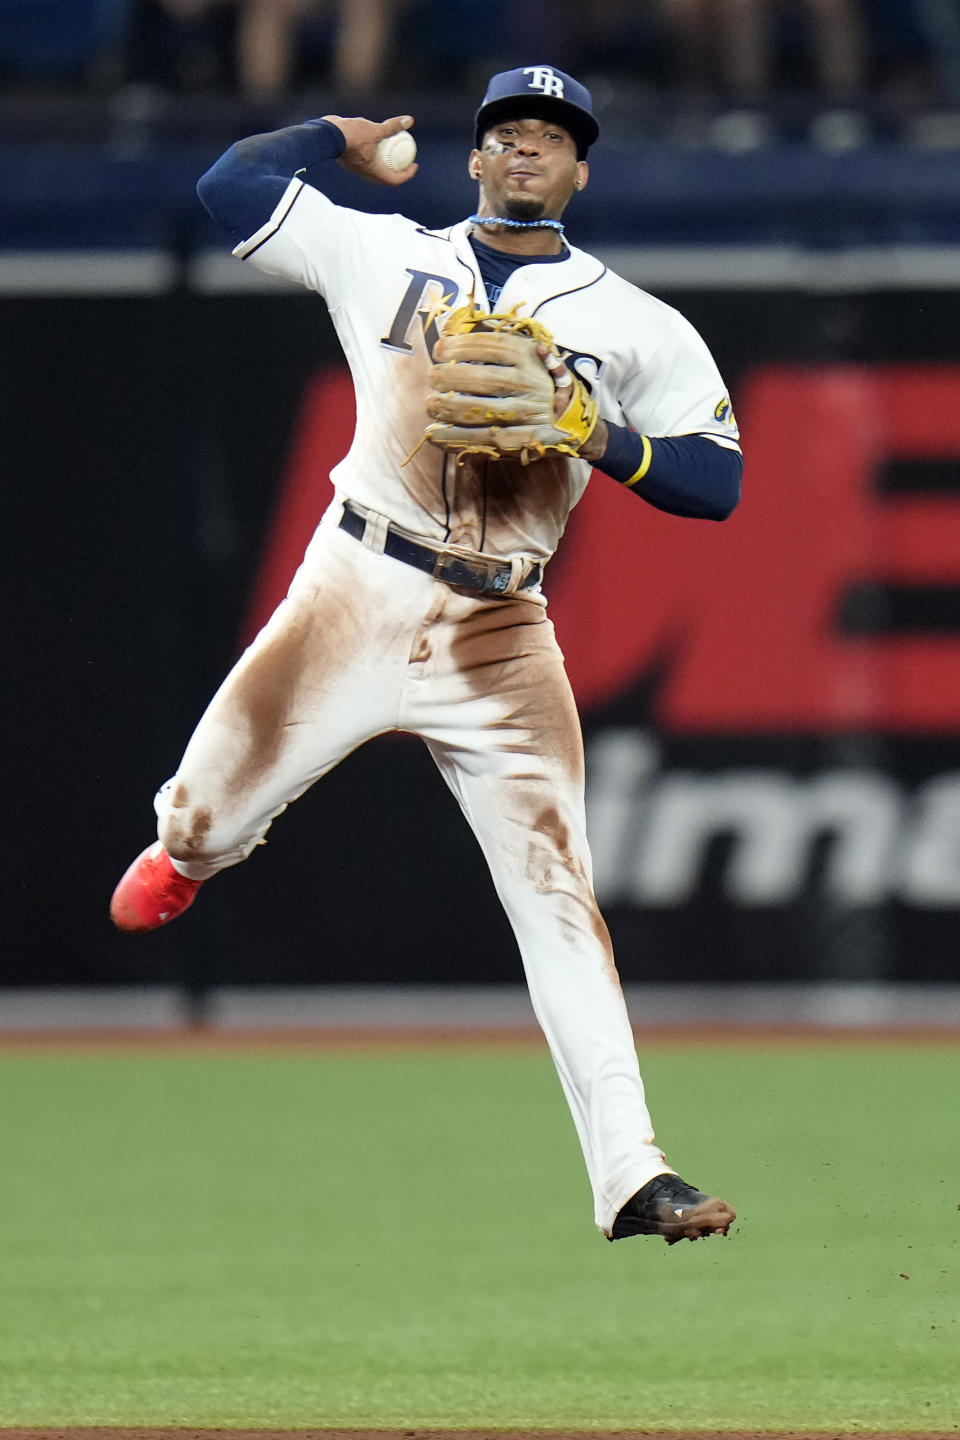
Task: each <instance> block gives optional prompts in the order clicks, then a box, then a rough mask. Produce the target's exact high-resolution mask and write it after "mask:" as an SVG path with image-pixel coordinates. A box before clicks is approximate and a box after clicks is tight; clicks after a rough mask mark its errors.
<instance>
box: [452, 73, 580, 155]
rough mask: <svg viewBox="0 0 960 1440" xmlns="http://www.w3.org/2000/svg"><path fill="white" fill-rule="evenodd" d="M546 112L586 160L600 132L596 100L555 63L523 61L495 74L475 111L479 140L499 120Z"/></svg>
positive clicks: (479, 140) (477, 139)
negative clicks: (595, 106) (516, 66)
mask: <svg viewBox="0 0 960 1440" xmlns="http://www.w3.org/2000/svg"><path fill="white" fill-rule="evenodd" d="M540 114H543V115H547V116H552V117H554V118H556V120H557V121H558V123H559V124H561V125H562V126H563V128H564V129H565V130H569V131H570V134H571V135H572V136H573V138H574V140H575V141H576V145H577V157H578V159H580V160H583V159H584V157H585V156H586V153H587V150H588V149H589V148H590V146H591V145H592V144H593V143H594V141H595V140H596V138H597V136H598V135H599V134H600V126H599V125H598V124H597V122H596V119H595V118H594V114H593V100H592V98H591V95H590V91H589V90H588V89H587V87H586V86H585V85H581V84H580V83H579V81H577V80H574V78H573V76H572V75H565V74H564V72H563V71H562V70H557V69H556V68H555V66H553V65H524V66H522V68H521V69H519V70H503V71H501V73H500V74H499V75H494V76H493V78H492V79H491V81H490V83H489V85H488V86H487V93H486V95H484V97H483V103H482V104H481V106H480V109H479V110H478V111H477V114H476V121H475V124H476V144H477V149H478V150H479V148H480V144H481V141H482V140H483V137H484V135H485V134H486V132H487V131H488V130H489V129H490V127H491V125H496V124H497V122H498V121H499V120H507V119H510V118H511V117H513V118H514V119H519V118H521V115H538V116H539V115H540Z"/></svg>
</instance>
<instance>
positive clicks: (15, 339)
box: [0, 251, 960, 994]
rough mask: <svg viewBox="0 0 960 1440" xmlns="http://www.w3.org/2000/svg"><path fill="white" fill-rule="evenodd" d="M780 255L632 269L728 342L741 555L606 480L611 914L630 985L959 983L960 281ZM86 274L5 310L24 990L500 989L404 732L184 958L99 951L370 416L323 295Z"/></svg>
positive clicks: (372, 756) (15, 911)
mask: <svg viewBox="0 0 960 1440" xmlns="http://www.w3.org/2000/svg"><path fill="white" fill-rule="evenodd" d="M764 253H765V255H766V265H767V268H766V269H764V267H763V266H762V265H760V263H759V261H758V263H757V265H756V266H755V268H754V272H753V274H752V275H751V277H750V281H749V283H748V282H747V280H746V279H744V278H742V280H741V283H740V284H739V285H738V286H737V287H735V288H729V287H728V286H727V285H726V284H720V283H717V282H716V281H715V282H714V284H713V286H712V288H711V286H710V285H709V284H707V283H705V281H707V280H708V279H709V273H710V268H709V263H708V262H707V260H706V259H703V257H701V258H702V259H703V264H704V267H705V268H704V269H703V270H702V271H701V272H696V271H695V269H694V262H693V258H692V256H693V252H688V253H687V254H686V255H685V256H684V257H681V259H680V260H678V261H677V264H678V265H679V266H680V270H679V271H678V270H677V269H676V268H675V269H674V270H673V271H672V272H671V270H670V266H669V264H668V259H669V257H667V256H665V255H663V254H661V255H660V256H659V259H658V258H657V256H656V255H655V254H654V253H653V252H650V253H648V254H647V256H646V260H645V258H644V253H643V252H636V253H634V252H620V253H619V254H618V255H617V257H616V258H617V261H618V264H619V265H620V268H621V269H622V270H624V271H625V272H626V273H629V274H630V276H631V278H633V279H636V280H638V281H640V282H641V283H647V284H649V285H650V287H651V288H654V289H656V290H657V291H658V293H660V294H662V295H663V296H664V298H666V299H669V300H671V301H673V302H674V303H676V304H678V306H679V307H680V308H681V309H682V310H684V312H685V313H686V314H687V315H688V316H689V317H690V319H691V320H693V322H694V323H695V324H696V325H697V326H698V328H700V330H701V331H702V333H703V334H704V335H705V337H706V338H707V340H708V342H709V343H710V345H711V347H712V349H713V350H714V353H715V354H716V356H717V358H718V360H719V362H720V364H721V367H722V368H723V370H724V373H725V375H726V377H727V379H728V380H729V382H730V386H731V390H732V393H733V399H734V404H735V406H736V408H737V412H738V416H739V419H740V423H741V428H742V429H743V432H744V446H745V450H746V453H747V471H746V478H745V498H744V501H743V504H742V506H741V509H740V511H739V512H738V513H737V515H736V516H735V517H734V518H733V519H732V520H731V521H730V522H728V523H727V524H726V525H724V526H713V525H709V524H700V523H695V522H689V521H681V520H676V519H673V518H671V517H667V516H662V515H659V514H656V513H654V512H652V511H651V510H649V508H647V507H645V506H643V505H642V504H641V503H639V502H638V501H637V500H636V499H635V498H634V497H631V496H628V495H626V494H625V493H624V492H622V491H619V490H617V489H616V487H614V486H613V485H612V483H610V482H607V481H606V480H605V479H604V477H603V476H599V475H598V476H595V477H594V481H593V482H592V484H591V486H590V489H589V491H588V495H587V497H586V498H585V500H584V501H583V502H582V504H581V506H580V507H579V508H578V510H577V511H576V512H575V514H574V516H573V519H572V521H571V524H570V528H569V533H568V536H567V537H566V540H565V542H564V546H563V548H562V551H561V554H560V557H559V558H558V559H557V560H556V561H555V562H554V563H553V564H552V565H551V567H550V570H549V572H548V576H547V583H546V589H547V592H548V594H549V596H550V600H551V612H552V614H553V615H554V618H555V621H556V623H557V627H558V632H559V634H560V638H561V643H562V644H563V646H564V649H565V651H566V653H567V657H568V664H569V668H570V673H571V676H572V678H573V681H574V685H575V688H576V690H577V693H578V697H579V699H580V703H581V708H582V711H583V714H584V726H585V735H586V742H587V754H588V770H589V802H590V811H591V828H592V838H593V843H594V848H595V851H596V860H597V878H598V889H599V893H600V895H601V897H602V900H603V904H604V908H605V912H606V914H607V916H608V918H609V920H610V924H611V929H612V931H613V934H614V940H615V943H616V947H617V953H618V958H619V964H620V968H621V972H622V974H623V977H624V979H625V981H626V982H627V983H628V984H641V983H658V982H663V981H665V980H672V981H682V982H687V983H692V984H701V985H702V984H706V985H710V984H713V983H715V982H717V981H724V982H730V981H733V982H738V983H742V984H748V983H751V984H752V983H770V982H782V983H804V982H808V981H816V982H821V981H829V982H842V983H846V984H859V983H867V984H874V983H877V982H894V983H908V982H912V981H915V980H919V981H925V982H928V983H931V984H948V983H950V982H951V981H952V980H953V979H954V978H955V977H956V961H955V954H956V937H957V917H958V907H960V538H958V537H960V524H958V523H957V522H958V520H960V340H958V338H957V337H958V336H960V323H958V322H960V288H953V287H952V286H951V287H948V285H947V284H946V280H947V278H948V277H949V274H950V268H949V262H948V260H947V259H944V257H941V259H940V261H939V262H938V264H940V266H941V268H940V269H937V267H936V265H935V266H934V268H933V270H930V269H929V268H928V269H927V270H925V271H923V274H924V276H925V280H924V282H923V283H922V284H921V283H920V281H919V280H918V278H917V274H916V273H914V274H913V279H912V280H908V282H906V283H905V282H904V280H903V275H904V274H907V275H908V276H909V275H910V273H911V272H910V268H909V266H910V263H913V262H909V263H908V261H907V260H906V259H905V258H904V256H903V255H902V254H901V255H900V257H899V260H898V259H897V258H896V257H891V258H890V259H889V265H888V268H887V269H886V270H878V269H877V268H876V265H875V266H874V268H873V270H872V271H871V272H870V275H871V280H870V285H869V287H860V286H857V285H856V284H855V283H854V281H853V280H852V279H851V276H852V275H854V273H855V269H854V267H852V266H851V264H850V262H849V259H848V260H847V261H846V262H844V263H843V264H841V265H840V268H839V270H838V273H837V274H836V276H835V278H834V280H833V281H832V282H831V280H830V277H829V273H828V272H826V271H824V270H823V268H822V267H821V268H819V269H811V268H810V267H807V268H804V267H803V266H800V267H799V268H797V269H796V270H795V271H794V272H792V273H793V275H794V281H793V283H792V284H791V285H787V284H785V283H784V280H783V275H784V274H786V273H789V272H786V271H780V270H778V268H777V265H778V263H779V262H778V261H777V258H776V254H775V252H771V251H766V252H764ZM8 258H9V257H8ZM42 258H43V257H39V259H42ZM73 258H74V261H76V262H77V266H78V268H77V269H76V270H75V272H74V281H73V288H72V290H71V289H70V287H69V285H67V282H66V281H65V280H64V275H65V274H66V273H67V269H68V268H69V267H67V269H65V268H64V266H63V265H61V266H59V267H58V268H57V269H56V274H57V275H58V276H59V280H58V281H57V284H56V285H53V282H52V281H50V279H49V274H50V273H52V272H50V271H48V276H47V280H46V281H45V280H44V277H43V274H42V273H41V271H42V268H43V267H42V265H41V266H40V270H36V269H35V270H34V271H33V278H32V279H31V278H30V267H31V266H36V265H37V263H38V257H36V256H34V257H25V258H24V260H23V264H22V266H17V265H14V266H13V267H12V268H11V267H9V266H8V267H7V268H6V269H5V271H4V275H5V277H6V280H5V283H3V284H2V289H3V291H4V293H3V294H2V295H0V320H2V333H3V336H4V339H5V342H6V349H7V363H6V364H5V365H4V367H3V373H2V377H0V403H2V410H3V414H4V416H5V439H6V442H7V443H6V450H5V459H6V472H7V484H6V485H5V487H4V490H5V495H4V499H5V503H6V505H7V506H8V507H9V508H8V519H7V523H6V526H5V532H6V534H7V536H8V537H11V538H10V539H9V540H8V544H7V561H8V563H7V565H6V567H5V574H4V579H5V582H6V592H5V593H6V596H7V600H6V607H5V609H6V615H7V620H8V623H7V625H5V626H4V628H3V637H2V642H0V643H2V645H3V647H4V652H5V653H4V655H3V661H4V673H5V674H6V675H7V676H8V677H9V678H10V682H11V691H12V693H13V694H14V695H15V703H12V704H11V703H8V705H7V706H5V707H4V722H5V724H6V726H7V727H8V734H7V741H6V746H5V753H6V754H7V755H8V757H11V758H12V760H13V764H12V766H11V782H12V783H11V784H10V785H9V787H8V792H7V793H8V794H9V795H11V796H12V812H13V813H12V815H11V814H9V813H8V817H7V818H8V823H7V825H6V826H5V827H4V832H5V833H4V841H3V843H4V848H5V852H6V853H5V859H4V864H3V873H4V874H5V875H6V877H7V879H8V884H9V886H10V887H11V888H10V890H9V894H10V896H11V897H12V902H13V903H12V905H10V906H9V907H8V909H7V926H6V935H5V942H6V943H5V947H4V948H5V960H6V963H5V966H4V980H5V983H7V984H8V985H14V986H40V985H51V984H54V985H81V986H85V985H111V984H121V985H141V984H152V985H178V986H179V985H182V986H184V987H185V988H186V990H187V991H188V992H190V993H193V994H199V993H202V992H204V991H205V990H207V989H209V988H210V987H212V986H223V985H240V986H247V985H264V984H290V985H294V984H299V985H314V984H317V983H334V984H338V985H353V984H362V985H384V984H393V983H397V982H415V983H418V984H421V985H422V984H446V983H448V982H455V983H460V984H473V985H477V984H498V983H509V982H515V981H516V980H517V978H518V961H517V958H516V952H515V948H514V945H513V941H512V938H511V936H510V935H509V932H508V930H507V927H506V924H505V922H504V921H503V919H502V917H501V916H500V914H499V911H498V909H497V906H496V902H495V899H494V897H493V894H492V890H491V887H490V885H489V881H488V879H487V876H486V874H485V872H484V870H483V866H482V862H481V860H480V857H479V855H478V853H476V850H475V846H474V842H473V840H472V837H471V836H470V835H469V833H468V832H466V830H465V828H464V826H463V823H462V820H461V817H460V815H459V812H458V811H457V810H456V807H455V806H454V805H453V803H452V802H451V801H450V799H449V796H448V795H447V794H446V791H445V789H444V787H443V785H442V783H441V782H440V780H439V778H438V777H437V775H436V774H435V773H434V771H433V769H432V766H431V764H430V762H429V759H428V757H427V756H426V754H425V753H424V752H423V750H422V748H421V747H420V746H419V745H418V744H417V743H416V742H414V741H411V740H409V739H403V738H393V739H391V738H387V739H382V740H380V741H378V742H375V743H374V744H373V745H371V746H369V747H367V748H366V749H365V750H364V751H362V752H360V753H359V754H357V755H355V756H353V757H351V758H350V760H348V761H347V762H346V763H345V764H344V766H342V767H341V769H340V770H339V771H338V772H336V773H335V774H334V775H332V776H330V777H328V778H327V779H326V780H325V781H324V782H323V784H322V786H321V787H320V788H319V789H318V790H317V791H316V792H314V793H313V794H311V795H309V796H307V797H305V798H304V800H302V801H301V802H300V803H299V804H298V805H297V806H295V807H294V808H293V809H292V810H291V811H290V812H289V813H288V814H287V815H286V816H284V817H283V819H282V821H280V822H279V823H278V824H277V826H276V828H275V832H274V835H273V837H272V839H271V843H270V845H269V846H267V847H266V849H265V850H263V851H262V852H259V853H257V854H256V855H255V856H254V857H253V858H252V859H251V861H250V862H248V864H247V865H245V866H244V867H242V869H241V870H238V871H236V872H233V873H230V874H227V875H224V876H223V877H221V878H220V879H219V880H218V882H217V885H216V886H211V887H210V889H209V891H207V892H205V894H204V897H203V903H202V904H200V905H198V906H196V907H195V909H194V910H193V911H191V913H190V915H189V916H187V917H185V918H184V920H183V921H182V922H180V923H179V924H178V925H177V926H175V927H172V928H171V930H170V931H169V932H161V933H159V934H157V935H153V936H148V937H144V938H142V939H136V940H131V939H128V938H125V937H120V936H117V935H115V934H113V933H112V931H111V930H110V927H109V924H108V922H107V919H106V905H107V901H108V899H109V894H110V890H111V888H112V885H113V883H114V881H115V879H116V877H117V876H118V875H119V873H120V872H121V871H122V869H123V868H124V867H125V865H126V864H127V862H128V861H129V859H130V858H132V856H133V855H134V854H136V852H137V851H138V850H139V849H140V848H141V847H142V845H143V844H145V843H146V842H147V840H149V838H150V836H151V833H152V811H151V805H150V801H151V796H152V794H153V790H154V789H155V787H156V786H157V785H158V784H159V783H160V782H161V781H162V780H163V779H165V778H166V776H167V775H168V774H169V773H170V772H171V771H172V770H173V768H174V767H175V765H176V762H177V759H178V757H179V754H180V751H181V749H182V746H183V744H184V743H185V741H186V738H187V736H188V734H189V730H190V727H191V725H192V723H193V720H194V718H195V717H196V715H197V714H198V713H199V710H200V708H201V706H202V705H203V704H204V703H205V701H206V699H207V698H208V696H209V694H210V693H211V692H212V689H213V688H214V686H215V684H216V683H217V682H218V680H219V678H220V677H221V675H222V673H223V671H224V670H225V668H226V667H227V666H228V665H229V663H230V661H231V659H232V658H233V656H234V655H235V654H236V653H237V651H238V648H239V646H240V644H241V643H242V639H243V637H244V636H245V635H246V634H247V633H248V632H249V629H250V627H251V625H252V624H253V623H254V617H256V616H257V615H258V614H263V613H265V612H266V611H267V610H268V609H269V607H270V604H271V603H272V602H273V599H274V598H275V597H276V595H277V594H278V593H280V591H281V590H282V585H283V583H284V579H285V576H286V575H287V574H288V573H289V571H290V569H291V568H292V565H293V564H294V563H295V556H296V555H297V553H298V552H299V548H300V547H301V545H302V541H303V538H304V534H305V528H304V527H306V530H308V529H309V526H310V525H311V524H312V523H313V518H314V515H316V514H319V513H320V511H321V509H322V507H323V505H324V504H325V503H326V497H327V496H328V494H329V485H328V482H327V480H326V470H327V468H328V464H329V463H330V462H331V461H332V460H335V459H336V458H338V456H339V454H340V453H342V449H343V446H344V444H345V442H346V439H348V438H349V428H350V421H349V416H347V417H346V418H344V416H343V413H342V411H343V398H342V397H343V390H344V379H343V373H342V366H341V363H340V360H339V355H338V351H337V348H336V344H335V340H334V337H333V335H332V331H331V327H330V325H329V321H328V320H327V318H326V315H325V312H324V310H323V307H322V305H321V304H320V302H318V301H317V300H316V299H313V298H311V297H306V296H302V295H300V294H297V293H291V292H287V291H286V290H283V289H281V288H278V287H273V286H266V287H264V286H261V285H259V284H253V285H245V283H244V282H241V288H239V289H233V288H232V283H231V284H228V283H227V282H224V283H223V284H221V283H220V282H219V281H218V279H217V276H218V275H221V274H226V273H230V266H227V268H226V270H224V269H223V257H222V255H221V256H217V255H213V256H198V257H194V258H193V259H192V260H191V262H190V264H189V266H188V267H187V268H186V269H184V268H182V267H181V268H178V267H177V265H176V264H175V263H174V262H172V261H170V260H169V257H168V258H167V259H166V260H162V259H161V260H159V261H157V262H156V264H153V265H152V266H151V263H148V261H149V257H147V259H145V257H144V256H142V255H141V256H140V257H139V258H135V257H131V256H127V257H126V258H125V259H124V257H122V256H115V257H113V259H112V260H109V257H108V261H106V262H105V260H104V257H103V256H100V257H97V258H96V259H95V260H91V261H90V262H89V267H88V272H87V273H88V277H89V278H88V280H87V281H86V282H83V281H82V280H81V279H80V278H79V277H80V273H81V268H82V264H83V261H82V257H80V258H79V259H78V257H76V256H74V257H73ZM781 259H782V257H781ZM914 259H915V261H916V257H914ZM927 259H928V261H929V260H930V257H929V255H928V257H927ZM231 263H232V262H231ZM930 263H932V261H931V262H930ZM916 264H917V265H919V261H916ZM683 266H686V267H687V268H686V270H685V271H684V270H683ZM905 267H906V268H905ZM235 268H236V269H237V270H239V271H240V272H241V273H246V272H243V271H242V267H235ZM954 269H955V270H958V278H960V268H958V267H957V266H956V263H955V261H954ZM648 271H649V273H647V272H648ZM681 272H682V273H681ZM671 273H672V274H673V279H674V282H675V285H674V288H669V286H665V285H664V284H662V283H661V282H663V281H665V280H666V281H668V282H669V279H670V276H671ZM683 275H685V277H686V284H685V287H684V288H680V284H679V282H680V280H681V279H682V278H683ZM17 276H19V279H18V278H16V277H17ZM764 277H765V278H764ZM805 277H806V278H805ZM57 287H59V288H57ZM53 290H56V293H52V292H53ZM81 291H82V293H78V292H81ZM398 857H399V858H400V861H401V862H402V863H398Z"/></svg>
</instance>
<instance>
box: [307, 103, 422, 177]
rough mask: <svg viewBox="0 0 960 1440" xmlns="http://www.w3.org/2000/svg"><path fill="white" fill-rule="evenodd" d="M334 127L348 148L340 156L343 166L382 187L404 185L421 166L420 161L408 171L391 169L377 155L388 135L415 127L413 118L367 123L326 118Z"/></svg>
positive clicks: (355, 118) (358, 118)
mask: <svg viewBox="0 0 960 1440" xmlns="http://www.w3.org/2000/svg"><path fill="white" fill-rule="evenodd" d="M323 118H324V120H329V122H330V124H331V125H336V127H337V129H338V130H340V131H342V133H343V138H344V139H345V140H346V142H347V148H346V149H345V150H344V152H343V154H342V155H341V156H340V164H341V165H342V166H343V168H344V169H345V170H352V171H353V173H354V175H362V176H363V177H364V179H366V180H373V181H374V182H375V183H376V184H378V185H404V184H406V182H407V181H408V180H412V179H413V177H414V175H416V173H417V170H418V169H419V166H418V165H417V163H416V161H414V163H413V164H412V165H408V166H407V167H406V169H405V170H390V169H388V167H387V166H386V165H384V163H383V161H382V160H381V159H380V158H379V156H378V155H377V146H378V145H379V143H380V141H381V140H385V139H386V138H387V136H388V135H396V134H398V133H399V131H401V130H410V129H411V128H412V127H413V116H412V115H394V116H393V118H392V119H390V120H383V121H377V120H365V119H364V118H363V117H362V116H361V115H354V116H349V117H345V116H343V115H324V117H323Z"/></svg>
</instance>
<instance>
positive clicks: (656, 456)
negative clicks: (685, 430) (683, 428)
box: [593, 422, 743, 520]
mask: <svg viewBox="0 0 960 1440" xmlns="http://www.w3.org/2000/svg"><path fill="white" fill-rule="evenodd" d="M607 428H608V430H609V432H610V439H609V442H608V444H607V448H606V450H605V451H604V453H603V455H602V457H601V458H600V459H599V460H595V461H594V462H593V463H594V467H595V469H597V470H602V471H603V472H604V474H605V475H610V476H611V477H612V478H613V479H614V480H619V481H620V483H621V484H625V485H629V487H630V489H631V490H633V491H634V493H635V494H637V495H639V496H641V497H642V498H643V499H644V500H646V501H647V503H648V504H650V505H654V506H656V508H657V509H658V510H666V511H667V512H668V513H669V514H670V515H685V516H689V517H691V518H692V519H697V520H726V519H727V517H728V516H729V515H732V514H733V511H734V510H735V509H736V507H737V504H738V502H739V500H740V479H741V476H742V474H743V457H742V456H741V455H740V453H739V452H738V451H736V450H728V449H726V448H725V447H723V446H722V445H716V444H714V442H713V441H712V440H710V439H708V438H707V437H706V436H704V435H673V436H663V437H657V436H652V435H651V436H649V437H647V438H648V443H649V445H650V463H649V466H648V468H647V471H646V474H645V475H643V476H642V477H641V478H640V479H639V480H636V481H633V480H632V476H634V475H635V474H636V472H637V471H638V470H639V469H640V468H641V466H642V465H643V461H644V459H645V458H646V450H645V447H644V443H643V438H644V437H643V436H642V435H638V434H637V433H636V432H635V431H634V430H630V429H628V428H627V427H626V426H624V425H611V424H609V422H608V426H607Z"/></svg>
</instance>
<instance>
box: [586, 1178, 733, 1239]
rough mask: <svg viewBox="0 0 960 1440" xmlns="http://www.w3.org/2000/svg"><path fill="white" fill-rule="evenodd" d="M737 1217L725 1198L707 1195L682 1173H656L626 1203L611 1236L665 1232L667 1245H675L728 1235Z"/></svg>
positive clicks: (614, 1237) (613, 1237)
mask: <svg viewBox="0 0 960 1440" xmlns="http://www.w3.org/2000/svg"><path fill="white" fill-rule="evenodd" d="M736 1218H737V1212H736V1210H734V1208H733V1206H732V1205H728V1204H727V1202H726V1200H718V1199H717V1198H716V1196H715V1195H704V1193H703V1191H702V1190H695V1189H694V1188H693V1186H692V1185H688V1184H687V1182H686V1181H685V1180H681V1179H680V1176H679V1175H655V1176H654V1178H653V1179H652V1180H649V1181H648V1182H647V1184H646V1185H644V1187H643V1189H642V1190H638V1191H637V1193H636V1195H634V1196H633V1198H632V1199H630V1200H628V1201H627V1203H626V1205H624V1207H623V1209H622V1210H621V1211H620V1214H619V1215H618V1216H617V1218H616V1220H614V1222H613V1229H612V1231H611V1232H610V1237H609V1238H610V1239H611V1240H624V1239H626V1237H627V1236H628V1235H662V1236H663V1238H664V1240H666V1242H667V1244H668V1245H675V1244H676V1243H677V1241H678V1240H700V1239H704V1240H705V1239H706V1238H707V1236H708V1235H726V1233H727V1231H728V1230H729V1229H730V1226H731V1225H732V1224H733V1222H734V1220H736Z"/></svg>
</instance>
